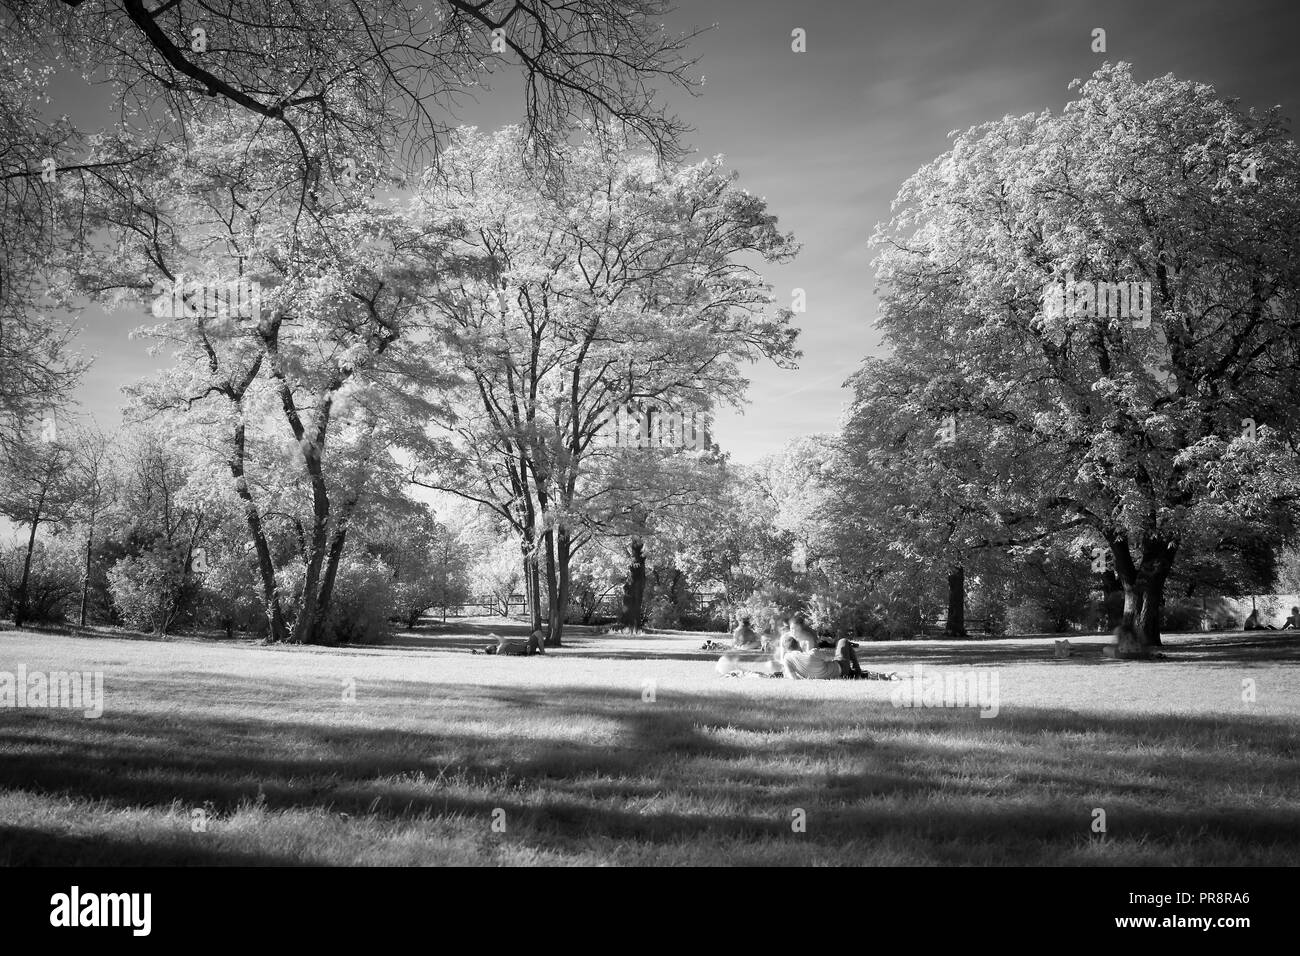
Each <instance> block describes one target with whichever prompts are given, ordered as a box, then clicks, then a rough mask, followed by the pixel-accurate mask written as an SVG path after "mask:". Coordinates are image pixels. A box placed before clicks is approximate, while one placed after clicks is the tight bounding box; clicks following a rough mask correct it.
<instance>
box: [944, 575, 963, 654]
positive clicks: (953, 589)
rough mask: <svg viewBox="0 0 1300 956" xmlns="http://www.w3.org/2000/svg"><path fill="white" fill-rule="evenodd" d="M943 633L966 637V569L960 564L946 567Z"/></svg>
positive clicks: (950, 635)
mask: <svg viewBox="0 0 1300 956" xmlns="http://www.w3.org/2000/svg"><path fill="white" fill-rule="evenodd" d="M944 633H945V634H947V635H948V636H949V637H966V569H965V568H964V567H962V566H961V565H960V564H954V565H951V566H949V568H948V622H947V624H946V625H945V626H944Z"/></svg>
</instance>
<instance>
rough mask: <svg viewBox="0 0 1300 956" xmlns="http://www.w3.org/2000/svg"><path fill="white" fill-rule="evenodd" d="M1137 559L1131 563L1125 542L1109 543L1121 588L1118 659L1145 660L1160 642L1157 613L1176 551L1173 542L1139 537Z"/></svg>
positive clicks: (1122, 540) (1115, 541)
mask: <svg viewBox="0 0 1300 956" xmlns="http://www.w3.org/2000/svg"><path fill="white" fill-rule="evenodd" d="M1140 548H1141V558H1140V559H1138V560H1136V561H1135V560H1134V558H1133V554H1132V551H1131V550H1130V548H1129V545H1128V542H1127V540H1124V539H1116V540H1114V541H1112V542H1111V551H1112V553H1113V554H1114V556H1115V573H1116V575H1117V576H1118V578H1119V580H1120V583H1121V584H1122V585H1123V587H1124V616H1123V619H1122V620H1121V622H1120V626H1119V629H1118V632H1117V634H1118V637H1119V645H1118V648H1117V653H1118V656H1120V657H1146V656H1149V655H1150V654H1151V653H1152V652H1153V651H1154V650H1155V649H1156V648H1158V647H1160V646H1161V642H1160V612H1161V608H1162V605H1163V604H1164V593H1165V581H1166V580H1167V579H1168V577H1169V571H1170V569H1171V568H1172V567H1173V563H1174V557H1175V555H1176V554H1177V551H1178V545H1177V543H1176V542H1170V541H1166V540H1164V539H1162V538H1157V537H1155V536H1154V535H1143V536H1142V539H1141V541H1140Z"/></svg>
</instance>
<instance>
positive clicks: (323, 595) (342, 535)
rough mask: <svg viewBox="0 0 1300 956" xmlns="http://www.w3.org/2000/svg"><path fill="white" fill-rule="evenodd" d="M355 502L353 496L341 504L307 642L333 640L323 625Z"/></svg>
mask: <svg viewBox="0 0 1300 956" xmlns="http://www.w3.org/2000/svg"><path fill="white" fill-rule="evenodd" d="M356 503H357V502H356V499H355V498H353V499H352V500H351V501H349V502H347V504H345V505H344V506H343V513H342V514H341V515H340V516H339V519H338V522H337V523H336V524H335V525H334V534H333V536H332V537H331V538H330V549H329V557H328V558H327V559H326V562H325V573H324V576H323V577H322V579H321V586H320V594H319V596H318V597H317V599H316V624H315V627H314V629H313V631H312V633H311V634H309V635H308V638H307V643H309V644H325V643H333V640H332V639H330V637H329V635H327V634H326V632H325V627H326V623H327V622H328V620H329V610H330V602H331V601H332V600H333V599H334V581H335V579H336V578H337V577H338V573H339V560H340V559H341V558H342V557H343V545H344V544H345V543H346V541H347V537H348V523H349V521H350V520H351V518H352V509H353V508H354V507H355V506H356Z"/></svg>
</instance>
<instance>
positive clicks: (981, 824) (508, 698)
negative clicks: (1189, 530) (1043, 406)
mask: <svg viewBox="0 0 1300 956" xmlns="http://www.w3.org/2000/svg"><path fill="white" fill-rule="evenodd" d="M467 630H472V628H471V629H467ZM702 639H703V638H702V636H700V635H696V636H693V637H691V636H665V637H655V638H641V639H630V638H619V637H594V636H591V637H582V638H577V639H574V640H573V641H572V644H573V646H572V647H570V648H566V649H564V650H561V651H559V652H553V653H551V654H549V655H547V656H546V657H545V658H531V659H510V658H500V659H498V658H492V657H482V656H473V655H470V654H469V653H468V649H467V648H468V647H469V646H470V645H471V644H475V643H479V644H481V643H482V641H481V638H470V637H467V636H466V632H465V631H462V632H461V633H460V634H459V635H443V636H439V637H430V636H428V635H424V636H415V635H407V636H406V637H404V638H403V640H402V643H401V646H396V647H388V648H375V649H356V650H326V649H310V648H269V647H260V646H254V645H250V644H219V643H202V642H185V641H177V642H152V641H138V640H123V639H107V638H103V637H94V638H75V637H60V636H50V635H38V634H29V633H23V634H17V633H3V634H0V670H10V671H12V670H14V669H15V668H16V667H17V665H18V664H19V663H23V664H25V665H26V666H27V667H28V669H29V670H33V669H42V670H59V669H67V670H71V669H79V670H88V669H89V670H103V671H104V672H105V688H106V702H105V713H104V715H103V717H101V718H99V719H97V720H88V719H85V718H84V717H83V716H81V715H80V714H78V713H73V712H67V711H50V710H45V711H40V710H24V711H14V710H0V863H7V864H32V863H101V864H105V863H155V862H157V863H198V864H222V863H235V864H239V863H270V864H274V863H334V864H358V863H386V864H408V863H423V864H429V863H439V864H441V863H603V862H613V863H624V864H632V863H665V864H667V863H671V864H690V863H721V862H732V863H790V864H807V863H832V864H836V863H881V864H889V863H995V864H1023V863H1053V862H1064V863H1083V864H1089V863H1099V864H1107V863H1152V864H1167V863H1179V864H1208V863H1215V864H1223V863H1290V864H1294V863H1297V862H1300V795H1298V794H1297V791H1296V781H1297V780H1300V755H1298V753H1300V751H1298V747H1297V744H1298V743H1300V676H1297V669H1296V666H1295V665H1296V662H1297V660H1300V641H1297V640H1296V639H1294V638H1287V637H1281V636H1277V635H1268V636H1266V637H1263V638H1259V639H1253V640H1246V639H1245V638H1243V637H1242V636H1241V635H1223V636H1220V637H1216V638H1211V639H1204V638H1194V637H1186V638H1174V639H1172V640H1170V642H1169V643H1170V645H1171V646H1170V648H1169V650H1168V658H1169V659H1167V660H1164V661H1159V662H1154V663H1129V662H1114V661H1102V660H1101V659H1100V657H1099V656H1096V654H1095V651H1096V647H1095V646H1094V647H1092V648H1090V649H1089V650H1090V651H1091V652H1093V653H1089V654H1088V656H1085V657H1082V658H1077V659H1071V660H1062V661H1056V660H1052V659H1051V642H1050V641H1038V642H1034V641H1018V642H1017V641H996V642H981V643H979V644H974V645H972V644H965V645H962V644H951V643H946V642H925V643H917V644H911V643H897V644H882V645H871V644H867V645H864V646H863V648H862V649H861V652H860V653H861V654H862V655H863V662H864V664H865V665H866V666H867V667H869V668H871V669H876V670H888V669H894V670H901V671H906V670H908V669H910V667H911V665H912V663H913V662H915V661H922V662H924V663H926V664H930V665H934V666H937V667H948V666H955V665H964V664H976V665H980V666H986V667H989V668H992V669H993V670H994V672H996V673H997V675H998V679H999V690H1000V696H1001V701H1000V704H1001V712H1000V713H999V715H998V716H997V717H996V718H993V719H982V718H980V717H979V716H978V713H977V712H976V711H974V710H969V709H963V710H955V709H948V710H936V709H928V710H910V709H901V708H896V707H894V706H892V705H891V703H890V694H891V692H892V691H893V690H894V689H895V688H896V687H897V686H898V685H896V684H889V683H877V682H798V683H792V682H789V681H784V680H770V681H769V680H759V679H747V680H734V679H732V680H727V679H722V678H720V677H718V675H717V674H716V673H715V672H714V670H713V667H712V663H713V660H714V659H715V655H710V654H705V653H700V652H698V651H697V648H698V646H699V644H700V642H701V640H702ZM1076 643H1077V642H1076ZM1245 678H1250V679H1253V680H1254V681H1255V682H1256V688H1257V695H1258V699H1257V701H1256V702H1255V703H1252V704H1248V703H1244V702H1243V701H1242V700H1241V687H1242V680H1243V679H1245ZM345 680H352V681H355V688H356V703H355V704H350V703H345V702H344V700H343V691H342V688H343V682H344V681H345ZM646 681H653V682H654V683H653V689H654V695H653V696H654V700H653V701H647V700H645V699H643V698H644V697H645V696H648V695H646V694H644V691H645V689H646V687H647V686H648V685H647V684H646V683H645V682H646ZM204 806H206V807H207V808H208V810H209V812H210V813H211V814H212V816H211V822H210V824H209V826H208V828H207V831H206V832H192V830H191V812H192V810H193V809H195V808H199V807H204ZM1095 808H1101V809H1104V810H1105V811H1106V816H1107V828H1108V832H1107V833H1106V834H1105V835H1104V836H1101V835H1098V834H1094V833H1093V832H1092V831H1091V828H1090V827H1091V824H1092V822H1093V811H1094V809H1095ZM796 809H802V810H803V811H805V814H806V819H807V829H806V832H803V833H796V832H793V831H792V827H791V820H792V812H793V811H795V810H796ZM496 810H502V811H504V816H503V817H502V815H500V814H498V815H497V818H498V820H501V819H503V820H504V824H505V832H497V831H494V830H493V828H492V820H493V814H494V811H496Z"/></svg>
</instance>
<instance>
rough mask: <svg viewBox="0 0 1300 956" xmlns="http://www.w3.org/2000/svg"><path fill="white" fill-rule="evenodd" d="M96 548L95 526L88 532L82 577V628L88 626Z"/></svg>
mask: <svg viewBox="0 0 1300 956" xmlns="http://www.w3.org/2000/svg"><path fill="white" fill-rule="evenodd" d="M94 548H95V526H94V525H93V524H92V525H91V526H90V530H89V531H87V532H86V570H85V573H83V574H82V576H81V614H80V621H81V624H80V626H81V627H85V626H86V604H87V601H88V600H89V598H90V558H91V554H92V552H93V551H94Z"/></svg>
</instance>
